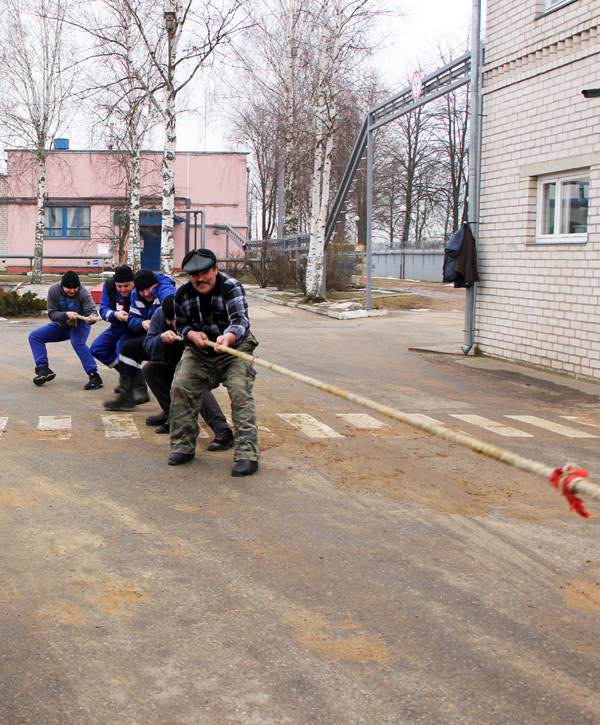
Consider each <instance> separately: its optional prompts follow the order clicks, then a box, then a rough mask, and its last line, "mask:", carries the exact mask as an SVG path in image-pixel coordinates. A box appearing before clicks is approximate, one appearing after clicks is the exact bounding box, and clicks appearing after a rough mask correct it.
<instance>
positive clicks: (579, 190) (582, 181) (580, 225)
mask: <svg viewBox="0 0 600 725" xmlns="http://www.w3.org/2000/svg"><path fill="white" fill-rule="evenodd" d="M589 199H590V177H589V172H587V171H586V172H583V173H579V174H570V175H568V176H567V175H565V176H553V177H541V178H540V179H538V207H537V230H536V232H537V233H536V241H537V242H538V243H542V244H549V243H550V244H552V243H556V244H561V243H562V244H565V243H575V244H581V243H584V242H587V230H588V207H589Z"/></svg>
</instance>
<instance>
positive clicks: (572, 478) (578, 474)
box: [550, 463, 590, 519]
mask: <svg viewBox="0 0 600 725" xmlns="http://www.w3.org/2000/svg"><path fill="white" fill-rule="evenodd" d="M588 474H589V471H586V470H584V469H583V468H579V467H578V466H577V464H576V463H570V464H569V463H568V464H567V465H566V466H563V467H562V468H555V469H554V471H552V475H551V476H550V483H551V484H552V485H553V486H555V487H556V488H558V490H559V491H560V492H561V493H562V495H563V496H564V497H565V498H566V499H567V501H568V502H569V511H573V510H575V511H577V513H578V514H579V515H580V516H583V517H584V518H586V519H587V518H588V517H589V515H590V514H589V512H588V511H587V510H586V508H585V507H584V505H583V501H582V499H580V498H579V497H578V496H576V495H575V494H574V493H572V489H573V488H574V486H575V485H576V484H577V482H578V481H581V480H583V479H584V478H587V476H588Z"/></svg>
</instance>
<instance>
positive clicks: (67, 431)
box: [38, 415, 71, 441]
mask: <svg viewBox="0 0 600 725" xmlns="http://www.w3.org/2000/svg"><path fill="white" fill-rule="evenodd" d="M38 430H42V431H63V432H62V433H60V435H59V436H58V437H59V439H60V440H63V441H66V440H68V439H69V438H70V437H71V416H70V415H40V416H39V417H38Z"/></svg>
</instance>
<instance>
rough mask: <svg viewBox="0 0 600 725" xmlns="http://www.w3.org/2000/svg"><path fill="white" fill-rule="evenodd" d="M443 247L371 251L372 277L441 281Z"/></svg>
mask: <svg viewBox="0 0 600 725" xmlns="http://www.w3.org/2000/svg"><path fill="white" fill-rule="evenodd" d="M443 264H444V250H443V249H404V250H402V249H393V250H389V251H385V252H373V253H372V269H373V277H393V278H394V279H418V280H421V281H422V282H441V281H442V266H443Z"/></svg>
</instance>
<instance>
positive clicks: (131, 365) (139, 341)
mask: <svg viewBox="0 0 600 725" xmlns="http://www.w3.org/2000/svg"><path fill="white" fill-rule="evenodd" d="M145 339H146V333H144V334H143V335H138V336H137V337H132V338H131V339H129V340H126V341H125V342H124V343H123V344H122V345H121V350H120V351H119V375H125V377H130V378H133V377H135V375H137V374H138V373H139V372H140V371H141V369H142V363H143V362H144V360H148V358H149V355H148V353H147V352H146V350H145V349H144V340H145Z"/></svg>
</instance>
